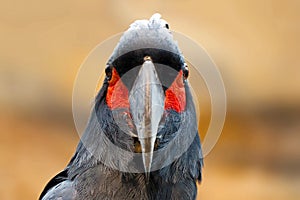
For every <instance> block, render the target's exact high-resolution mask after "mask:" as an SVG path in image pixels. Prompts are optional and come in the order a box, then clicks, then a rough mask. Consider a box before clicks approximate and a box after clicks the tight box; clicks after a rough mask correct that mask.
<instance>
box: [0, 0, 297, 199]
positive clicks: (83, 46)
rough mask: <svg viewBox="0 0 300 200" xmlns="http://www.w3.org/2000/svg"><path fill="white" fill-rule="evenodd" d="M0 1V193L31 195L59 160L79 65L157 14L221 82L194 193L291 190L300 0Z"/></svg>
mask: <svg viewBox="0 0 300 200" xmlns="http://www.w3.org/2000/svg"><path fill="white" fill-rule="evenodd" d="M0 5H1V6H0V34H1V37H0V44H1V47H0V109H1V112H0V131H1V132H0V134H1V139H0V156H1V159H0V199H9V200H10V199H37V197H38V195H39V193H40V192H41V190H42V189H43V187H44V185H45V184H46V182H47V181H48V180H49V179H50V178H51V177H52V176H53V175H55V174H56V173H57V172H59V171H60V170H61V169H63V168H64V166H65V165H66V164H67V162H68V160H69V159H70V157H71V156H72V154H73V152H74V150H75V147H76V144H77V142H78V140H79V138H78V135H77V133H76V131H75V128H74V124H73V121H72V111H71V95H72V86H73V81H74V80H75V76H76V73H77V70H78V68H79V66H80V64H81V63H82V61H83V60H84V58H85V57H86V56H87V55H88V53H89V52H90V51H91V50H92V48H93V47H95V46H96V45H97V44H98V43H100V42H101V41H103V40H105V39H107V38H108V37H110V36H112V35H114V34H116V33H119V32H122V31H124V30H126V29H127V28H128V26H129V24H130V23H131V22H132V21H134V20H135V19H140V18H149V17H150V16H151V15H152V14H153V13H154V12H160V13H161V14H162V15H163V17H164V18H165V19H166V20H167V21H168V22H169V24H170V27H171V29H173V30H176V31H178V32H181V33H184V34H186V35H188V36H190V37H191V38H193V39H194V40H196V41H197V42H198V43H199V44H201V45H202V46H203V47H204V48H205V49H206V50H207V51H208V52H209V54H210V56H211V57H212V59H213V60H214V61H215V63H216V64H217V65H218V67H219V68H220V71H221V73H222V75H223V78H224V82H225V87H226V90H227V95H228V113H227V119H226V123H225V128H224V131H223V133H222V136H221V138H220V140H219V142H218V143H217V145H216V147H215V148H214V150H213V151H212V152H211V153H210V154H209V155H208V156H207V157H206V159H205V168H204V170H203V174H204V175H203V176H204V180H203V182H202V184H201V185H200V187H199V195H198V199H202V200H205V199H209V200H217V199H222V200H224V199H225V200H226V199H228V200H234V199H243V200H247V199H249V200H254V199H255V200H256V199H257V200H260V199H261V200H264V199H272V200H277V199H278V200H279V199H280V200H281V199H291V200H293V199H300V147H299V146H300V101H299V100H300V92H299V91H300V77H299V76H300V59H299V52H300V37H299V35H300V24H299V23H300V12H299V10H300V1H297V0H290V1H277V0H264V1H258V0H252V1H238V0H236V1H209V3H208V1H199V0H185V1H183V0H160V1H158V0H153V1H146V0H139V1H136V0H127V1H121V0H110V1H108V0H107V1H104V0H102V1H101V0H100V1H99V0H98V1H96V0H94V1H71V0H62V1H56V2H53V1H37V0H29V1H21V0H11V1H8V0H7V1H5V0H1V4H0ZM204 110H205V109H204ZM203 116H204V117H203V121H201V122H200V131H201V133H204V132H205V130H206V128H207V124H208V117H209V113H204V114H203ZM201 137H203V134H202V135H201Z"/></svg>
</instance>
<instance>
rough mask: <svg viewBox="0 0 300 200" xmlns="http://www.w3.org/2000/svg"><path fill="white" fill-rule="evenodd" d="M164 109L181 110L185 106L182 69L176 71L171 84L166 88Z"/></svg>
mask: <svg viewBox="0 0 300 200" xmlns="http://www.w3.org/2000/svg"><path fill="white" fill-rule="evenodd" d="M165 95H166V99H165V110H169V109H171V110H175V111H176V112H182V111H184V109H185V106H186V96H185V88H184V84H183V76H182V70H180V72H179V73H178V75H177V77H176V79H175V80H174V81H173V83H172V85H171V86H170V87H169V88H168V89H167V90H166V93H165Z"/></svg>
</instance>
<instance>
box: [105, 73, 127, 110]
mask: <svg viewBox="0 0 300 200" xmlns="http://www.w3.org/2000/svg"><path fill="white" fill-rule="evenodd" d="M106 104H107V106H108V107H109V108H110V109H111V110H113V109H116V108H129V101H128V89H127V87H126V86H125V85H124V83H123V82H122V80H121V78H120V76H119V74H118V72H117V70H116V69H115V68H113V70H112V75H111V79H110V81H109V83H108V89H107V94H106Z"/></svg>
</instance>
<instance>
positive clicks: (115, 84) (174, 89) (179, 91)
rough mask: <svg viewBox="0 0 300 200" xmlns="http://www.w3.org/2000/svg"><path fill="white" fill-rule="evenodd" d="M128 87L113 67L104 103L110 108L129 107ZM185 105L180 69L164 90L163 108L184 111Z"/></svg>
mask: <svg viewBox="0 0 300 200" xmlns="http://www.w3.org/2000/svg"><path fill="white" fill-rule="evenodd" d="M128 96H129V94H128V89H127V87H126V86H125V85H124V83H123V82H122V80H121V78H120V76H119V74H118V72H117V70H116V69H114V68H113V70H112V76H111V80H110V81H109V85H108V89H107V94H106V104H107V106H108V107H109V108H110V109H111V110H114V109H117V108H129V100H128ZM185 106H186V96H185V88H184V84H183V76H182V70H181V71H180V72H179V73H178V75H177V77H176V78H175V80H174V81H173V83H172V85H171V86H170V87H169V88H168V89H167V90H166V92H165V105H164V109H165V110H169V109H171V110H174V111H176V112H179V113H180V112H182V111H184V109H185Z"/></svg>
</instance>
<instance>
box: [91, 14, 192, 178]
mask: <svg viewBox="0 0 300 200" xmlns="http://www.w3.org/2000/svg"><path fill="white" fill-rule="evenodd" d="M105 73H106V80H105V83H106V84H105V98H103V101H104V104H105V106H107V107H108V108H109V110H110V111H111V113H112V118H113V119H114V122H115V123H116V124H117V126H118V128H119V129H121V130H122V132H123V133H126V134H127V137H129V138H132V141H133V142H132V143H131V145H132V149H133V151H134V152H136V153H142V160H143V166H144V170H145V173H146V174H148V173H149V172H150V171H151V163H152V159H153V152H154V151H155V150H156V149H158V148H160V147H161V146H163V143H164V141H166V140H168V136H166V131H165V129H166V127H167V126H168V127H170V126H175V128H172V131H171V132H176V130H175V129H176V126H177V125H178V124H180V123H177V122H178V120H177V121H176V117H174V115H175V116H177V117H178V116H180V114H181V113H182V112H184V111H185V109H186V88H185V83H186V79H187V77H188V68H187V65H186V64H185V62H184V57H183V56H182V53H181V52H180V50H179V48H178V45H177V43H176V41H174V39H173V36H172V33H171V31H170V30H169V25H168V23H167V22H166V21H165V20H163V19H161V16H160V15H159V14H154V15H153V16H152V17H151V18H150V20H138V21H135V22H134V23H133V24H131V26H130V28H129V29H128V30H127V31H126V32H125V33H124V34H123V36H122V37H121V39H120V41H119V43H118V45H117V46H116V48H115V49H114V51H113V53H112V55H111V57H110V58H109V60H108V63H107V67H106V69H105ZM103 87H104V86H103ZM96 106H97V105H96ZM98 112H101V110H99V111H98ZM169 118H172V119H175V120H174V121H172V120H171V121H170V120H168V119H169ZM167 123H169V125H167ZM170 123H171V125H170ZM177 129H178V127H177ZM111 138H112V140H114V139H116V138H120V136H118V135H117V136H114V137H111ZM121 146H122V145H121ZM129 149H131V148H129Z"/></svg>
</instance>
